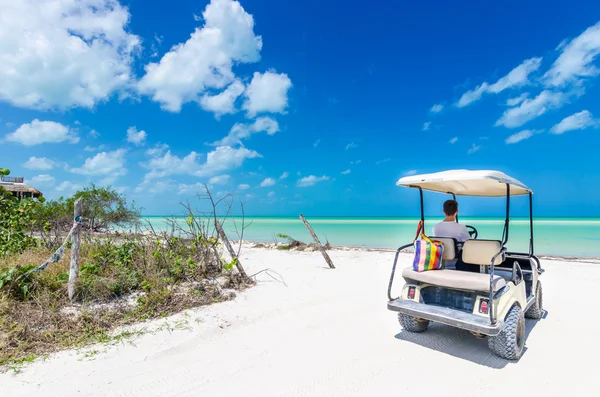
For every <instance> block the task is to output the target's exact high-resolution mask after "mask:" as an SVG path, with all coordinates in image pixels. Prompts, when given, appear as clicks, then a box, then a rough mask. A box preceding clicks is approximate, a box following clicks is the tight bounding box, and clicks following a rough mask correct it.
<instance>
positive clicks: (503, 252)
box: [388, 183, 540, 324]
mask: <svg viewBox="0 0 600 397" xmlns="http://www.w3.org/2000/svg"><path fill="white" fill-rule="evenodd" d="M505 185H506V217H505V220H504V229H503V231H502V242H501V248H500V251H499V252H498V253H496V255H494V256H493V257H492V259H491V262H490V292H489V313H490V315H489V317H490V322H491V324H496V322H497V319H496V318H495V316H494V311H493V305H494V288H493V285H494V263H495V262H496V258H498V256H501V255H502V256H503V257H504V256H505V255H506V254H517V253H509V252H507V250H506V244H507V243H508V236H509V225H510V196H511V194H510V193H511V192H510V183H505ZM407 187H410V188H416V189H419V199H420V207H421V229H420V230H419V231H421V230H423V231H424V230H425V207H424V199H423V188H422V187H421V186H411V185H409V186H407ZM447 194H451V195H452V197H453V198H454V200H456V195H455V194H454V193H453V192H447ZM528 194H529V230H530V234H529V253H528V254H527V256H528V257H529V258H532V259H533V260H535V261H536V263H537V265H538V268H539V267H540V263H539V260H538V259H537V257H536V256H535V255H534V245H533V194H532V192H531V191H529V193H528ZM479 197H481V196H479ZM457 221H458V217H457ZM413 244H414V242H413V243H410V244H406V245H403V246H402V247H400V248H398V250H397V251H396V256H395V258H394V265H393V267H392V274H391V277H390V282H389V285H388V299H389V301H393V300H394V299H393V298H392V284H393V282H394V275H395V272H396V264H397V263H398V256H399V255H400V252H401V251H402V250H404V249H406V248H409V247H412V246H413ZM521 255H523V254H521Z"/></svg>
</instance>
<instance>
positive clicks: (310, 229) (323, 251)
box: [300, 214, 335, 269]
mask: <svg viewBox="0 0 600 397" xmlns="http://www.w3.org/2000/svg"><path fill="white" fill-rule="evenodd" d="M300 219H301V220H302V222H304V226H306V228H307V229H308V232H309V233H310V235H311V236H312V238H313V240H315V243H316V244H317V248H318V249H319V251H321V254H323V258H325V262H327V264H328V265H329V267H330V268H331V269H335V266H333V261H332V260H331V258H330V257H329V255H328V254H327V251H326V250H325V247H323V246H322V245H321V242H320V241H319V238H318V237H317V235H316V234H315V232H314V231H313V229H312V227H310V224H309V223H308V221H307V220H306V218H305V217H304V215H302V214H300Z"/></svg>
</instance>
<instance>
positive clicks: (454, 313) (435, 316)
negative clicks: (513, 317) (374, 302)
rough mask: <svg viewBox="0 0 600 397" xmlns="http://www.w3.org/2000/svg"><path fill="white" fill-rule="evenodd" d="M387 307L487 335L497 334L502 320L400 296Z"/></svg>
mask: <svg viewBox="0 0 600 397" xmlns="http://www.w3.org/2000/svg"><path fill="white" fill-rule="evenodd" d="M388 309H389V310H392V311H395V312H399V313H403V314H406V315H409V316H413V317H416V318H420V319H423V320H430V321H433V322H436V323H441V324H446V325H450V326H452V327H456V328H461V329H465V330H468V331H473V332H478V333H480V334H484V335H489V336H495V335H498V333H499V332H500V329H501V326H502V321H498V322H496V324H492V323H491V322H490V319H489V318H488V317H483V316H477V315H474V314H472V313H465V312H463V311H460V310H456V309H450V308H447V307H441V306H435V305H427V304H424V303H417V302H414V301H411V300H405V299H400V298H398V299H395V300H393V301H390V302H388Z"/></svg>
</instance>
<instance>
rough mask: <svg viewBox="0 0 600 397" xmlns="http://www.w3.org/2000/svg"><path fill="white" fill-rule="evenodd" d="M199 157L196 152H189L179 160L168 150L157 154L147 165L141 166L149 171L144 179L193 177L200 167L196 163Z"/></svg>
mask: <svg viewBox="0 0 600 397" xmlns="http://www.w3.org/2000/svg"><path fill="white" fill-rule="evenodd" d="M199 158H200V155H199V154H198V153H196V152H191V153H190V154H188V155H187V156H185V157H183V158H180V157H179V156H177V155H174V154H171V151H170V150H168V151H167V152H166V153H164V154H158V155H156V156H155V157H153V158H152V159H150V161H149V162H148V163H147V164H144V165H143V166H144V167H146V168H149V169H150V172H148V173H147V174H146V176H145V177H144V179H145V180H152V179H157V178H163V177H165V176H169V175H185V174H188V175H193V174H194V173H195V172H198V170H200V168H201V166H200V164H199V163H198V159H199Z"/></svg>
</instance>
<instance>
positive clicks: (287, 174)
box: [279, 172, 290, 179]
mask: <svg viewBox="0 0 600 397" xmlns="http://www.w3.org/2000/svg"><path fill="white" fill-rule="evenodd" d="M288 176H290V173H289V172H284V173H283V174H281V176H280V177H279V179H287V177H288Z"/></svg>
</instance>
